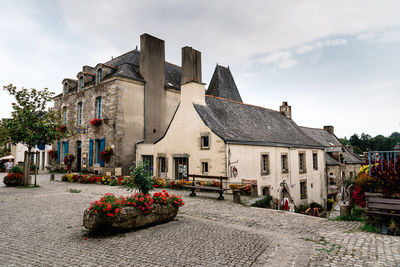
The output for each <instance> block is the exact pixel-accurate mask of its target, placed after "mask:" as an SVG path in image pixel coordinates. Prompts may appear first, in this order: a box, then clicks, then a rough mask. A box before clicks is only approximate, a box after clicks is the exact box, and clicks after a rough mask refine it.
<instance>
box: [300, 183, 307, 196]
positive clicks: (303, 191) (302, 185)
mask: <svg viewBox="0 0 400 267" xmlns="http://www.w3.org/2000/svg"><path fill="white" fill-rule="evenodd" d="M300 198H301V199H305V198H307V180H302V181H300Z"/></svg>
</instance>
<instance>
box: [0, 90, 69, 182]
mask: <svg viewBox="0 0 400 267" xmlns="http://www.w3.org/2000/svg"><path fill="white" fill-rule="evenodd" d="M3 88H4V90H6V91H7V92H8V93H9V94H10V95H12V96H14V97H15V100H16V102H14V103H12V108H13V111H12V119H10V120H5V121H4V122H3V123H2V125H1V128H3V129H2V130H1V131H0V133H1V132H3V131H4V132H5V133H7V138H5V139H7V140H8V141H9V142H10V143H12V144H15V145H16V144H18V143H21V144H23V145H25V146H26V147H27V148H28V152H29V153H30V152H31V150H32V149H33V148H34V147H36V146H37V145H38V144H51V143H52V142H53V141H54V140H57V139H60V138H62V137H63V136H66V135H67V132H61V131H58V130H57V129H56V128H57V127H58V126H60V119H61V118H60V115H59V114H58V113H57V112H56V111H54V110H52V109H48V108H47V104H48V103H49V102H51V101H52V95H53V94H54V93H52V92H49V91H48V89H47V88H45V89H43V90H36V89H30V90H29V89H26V88H22V89H21V90H17V88H16V87H15V86H13V85H12V84H10V85H7V86H4V87H3ZM30 165H31V162H30V157H29V156H28V157H27V158H25V167H24V179H23V183H24V184H25V185H26V184H27V183H28V177H29V175H30V170H29V169H30Z"/></svg>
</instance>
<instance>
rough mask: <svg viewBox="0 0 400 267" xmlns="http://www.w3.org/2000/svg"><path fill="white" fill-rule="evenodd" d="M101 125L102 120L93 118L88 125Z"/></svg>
mask: <svg viewBox="0 0 400 267" xmlns="http://www.w3.org/2000/svg"><path fill="white" fill-rule="evenodd" d="M102 123H103V120H102V119H98V118H94V119H93V120H91V121H90V124H91V125H93V126H100V125H101V124H102Z"/></svg>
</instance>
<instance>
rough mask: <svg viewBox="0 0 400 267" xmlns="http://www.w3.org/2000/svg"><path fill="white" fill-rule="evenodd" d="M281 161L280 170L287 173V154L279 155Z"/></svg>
mask: <svg viewBox="0 0 400 267" xmlns="http://www.w3.org/2000/svg"><path fill="white" fill-rule="evenodd" d="M281 163H282V172H283V173H287V172H288V171H289V168H288V156H287V155H281Z"/></svg>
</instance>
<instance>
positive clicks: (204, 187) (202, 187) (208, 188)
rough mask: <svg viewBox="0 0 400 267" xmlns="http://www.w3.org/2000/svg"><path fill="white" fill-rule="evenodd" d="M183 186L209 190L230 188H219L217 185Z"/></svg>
mask: <svg viewBox="0 0 400 267" xmlns="http://www.w3.org/2000/svg"><path fill="white" fill-rule="evenodd" d="M183 187H185V188H194V189H207V190H213V191H227V190H229V189H227V188H219V187H215V186H193V185H184V186H183Z"/></svg>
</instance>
